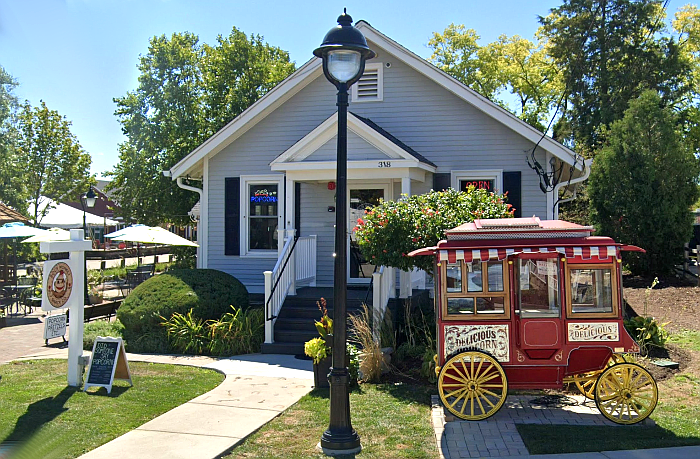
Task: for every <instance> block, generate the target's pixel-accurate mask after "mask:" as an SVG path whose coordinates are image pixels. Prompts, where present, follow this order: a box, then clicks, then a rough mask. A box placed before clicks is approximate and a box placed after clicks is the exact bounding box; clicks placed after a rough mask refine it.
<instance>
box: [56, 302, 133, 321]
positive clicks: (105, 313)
mask: <svg viewBox="0 0 700 459" xmlns="http://www.w3.org/2000/svg"><path fill="white" fill-rule="evenodd" d="M121 304H122V302H121V301H110V302H106V303H101V304H92V305H85V318H84V322H90V321H91V320H93V319H105V318H106V319H111V318H112V316H113V315H116V314H117V309H119V306H121ZM69 318H70V317H69V310H66V320H68V319H69Z"/></svg>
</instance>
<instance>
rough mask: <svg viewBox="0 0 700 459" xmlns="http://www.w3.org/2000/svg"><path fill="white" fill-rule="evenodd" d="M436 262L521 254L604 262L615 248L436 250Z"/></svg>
mask: <svg viewBox="0 0 700 459" xmlns="http://www.w3.org/2000/svg"><path fill="white" fill-rule="evenodd" d="M437 253H438V261H447V262H449V263H455V262H457V260H464V261H465V262H467V263H468V262H470V261H472V260H482V261H487V260H499V261H500V260H504V259H505V258H506V257H509V256H511V255H518V254H522V253H560V254H563V255H565V256H566V257H567V258H572V257H581V258H583V259H584V260H590V259H591V258H593V257H597V258H599V259H601V260H604V259H606V258H609V257H616V256H617V246H614V245H608V246H581V247H520V248H508V249H471V250H470V249H450V250H437Z"/></svg>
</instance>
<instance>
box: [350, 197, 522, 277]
mask: <svg viewBox="0 0 700 459" xmlns="http://www.w3.org/2000/svg"><path fill="white" fill-rule="evenodd" d="M505 201H506V196H505V195H497V194H494V193H490V192H488V191H486V190H483V189H480V190H477V189H475V188H474V187H469V189H468V190H467V191H457V190H454V189H452V188H449V189H447V190H444V191H430V192H429V193H426V194H421V195H415V196H406V195H403V196H402V197H401V199H400V200H398V201H382V202H381V203H380V204H379V205H378V206H376V207H373V208H372V209H370V210H367V211H365V215H364V217H363V218H360V219H358V221H357V226H356V227H355V231H356V233H355V234H356V236H357V241H358V244H359V246H360V249H361V250H362V253H363V254H364V256H365V257H366V258H367V259H371V260H372V263H373V264H376V265H384V266H393V267H396V268H399V269H402V270H405V271H409V270H411V269H413V268H414V267H415V268H419V269H423V270H425V271H427V272H429V273H432V270H433V259H432V257H409V256H408V255H407V254H408V253H409V252H411V251H413V250H416V249H420V248H422V247H429V246H434V245H436V244H437V243H438V241H440V240H441V239H444V237H445V231H446V230H448V229H452V228H454V227H456V226H459V225H461V224H462V223H466V222H471V221H474V220H475V219H478V218H504V217H512V216H513V212H514V210H515V209H513V208H512V206H511V205H510V204H506V202H505Z"/></svg>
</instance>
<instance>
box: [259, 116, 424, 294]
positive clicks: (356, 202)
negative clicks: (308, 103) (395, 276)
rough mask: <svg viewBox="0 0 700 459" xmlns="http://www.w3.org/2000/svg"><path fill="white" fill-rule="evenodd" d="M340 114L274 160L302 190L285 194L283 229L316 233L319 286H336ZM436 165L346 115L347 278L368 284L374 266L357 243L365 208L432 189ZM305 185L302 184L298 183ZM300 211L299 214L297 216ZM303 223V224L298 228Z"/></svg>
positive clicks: (404, 290) (406, 280) (404, 283)
mask: <svg viewBox="0 0 700 459" xmlns="http://www.w3.org/2000/svg"><path fill="white" fill-rule="evenodd" d="M337 132H338V116H337V113H335V114H333V115H332V116H330V117H329V118H328V119H326V120H325V121H324V122H323V123H321V124H320V125H319V126H318V127H316V128H315V129H314V130H313V131H311V132H310V133H309V134H307V135H306V136H304V137H303V138H302V139H301V140H299V141H298V142H297V143H296V144H294V145H293V146H292V147H290V148H289V149H288V150H287V151H285V152H284V153H282V154H281V155H280V156H279V157H277V158H276V159H275V160H274V161H272V162H271V163H270V168H271V169H272V171H280V172H284V173H285V176H286V180H287V183H286V187H285V188H286V189H287V190H295V187H297V188H296V189H300V190H301V192H300V193H299V194H300V196H298V197H297V199H299V202H297V203H296V205H295V193H290V192H287V194H286V198H285V215H286V218H285V229H288V230H290V229H297V230H299V234H300V235H302V236H303V235H305V234H317V235H318V239H317V243H318V250H317V254H318V255H317V278H316V279H317V280H316V282H317V285H332V284H333V258H332V257H333V247H334V231H333V225H334V223H335V214H334V211H335V207H336V206H337V205H339V204H338V203H337V202H335V188H334V187H335V179H336V165H335V160H336V151H337V150H336V148H337V146H336V144H337V140H336V134H337ZM436 170H437V167H436V166H435V164H433V163H432V162H430V161H429V160H427V159H426V158H424V157H423V156H422V155H420V154H419V153H417V152H416V151H414V150H413V149H412V148H411V147H409V146H407V145H405V144H404V143H403V142H401V141H400V140H398V139H396V138H395V137H393V136H392V135H391V134H389V133H388V132H387V131H385V130H384V129H382V128H381V127H380V126H378V125H377V124H376V123H374V122H372V121H371V120H370V119H367V118H363V117H360V116H357V115H355V114H353V113H348V202H346V203H345V205H346V206H348V208H349V210H348V228H347V229H348V244H350V250H349V251H348V256H349V260H348V282H349V283H368V282H369V279H370V277H371V276H372V272H373V271H374V266H372V265H371V264H370V263H368V262H367V260H363V259H362V258H361V254H359V251H358V250H357V249H356V245H355V244H353V238H352V234H353V232H354V231H353V228H354V227H355V225H356V224H357V218H358V217H359V216H361V215H362V214H363V213H364V209H365V208H366V207H367V206H371V205H376V203H378V201H379V199H380V198H381V199H398V198H399V197H400V195H401V194H406V195H411V194H414V193H424V192H426V191H428V190H429V189H430V188H431V187H432V178H433V173H435V171H436ZM297 184H301V186H300V187H299V186H297ZM297 213H300V214H301V215H296V214H297ZM297 224H299V226H300V228H296V227H295V226H296V225H297ZM400 277H401V280H400V282H399V287H400V289H401V297H407V296H409V295H410V291H411V287H410V286H411V280H410V273H402V274H401V276H400Z"/></svg>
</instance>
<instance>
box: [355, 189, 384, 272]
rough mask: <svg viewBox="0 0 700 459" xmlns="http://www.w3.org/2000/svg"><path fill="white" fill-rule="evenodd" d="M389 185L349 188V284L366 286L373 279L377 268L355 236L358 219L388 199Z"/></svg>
mask: <svg viewBox="0 0 700 459" xmlns="http://www.w3.org/2000/svg"><path fill="white" fill-rule="evenodd" d="M388 194H389V187H388V185H350V186H349V187H348V195H349V198H350V199H349V201H350V202H349V204H348V205H349V208H348V244H349V246H348V283H354V284H364V283H369V281H370V279H372V273H374V268H375V266H374V265H373V264H372V263H371V260H366V259H365V258H364V257H363V256H362V253H361V252H360V247H359V246H358V244H357V238H356V236H355V228H356V227H357V219H358V218H362V217H363V216H364V215H365V210H368V209H369V208H371V207H374V206H376V205H378V204H379V201H380V200H381V199H387V196H388Z"/></svg>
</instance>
